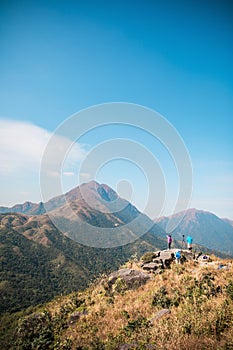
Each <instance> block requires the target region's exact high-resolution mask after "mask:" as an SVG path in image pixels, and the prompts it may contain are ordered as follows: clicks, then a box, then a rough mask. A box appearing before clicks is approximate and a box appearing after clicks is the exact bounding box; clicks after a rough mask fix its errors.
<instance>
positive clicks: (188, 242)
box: [186, 236, 193, 250]
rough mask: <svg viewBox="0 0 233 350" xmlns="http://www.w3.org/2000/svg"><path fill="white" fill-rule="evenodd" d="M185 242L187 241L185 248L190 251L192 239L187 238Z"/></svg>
mask: <svg viewBox="0 0 233 350" xmlns="http://www.w3.org/2000/svg"><path fill="white" fill-rule="evenodd" d="M186 241H187V246H188V250H192V243H193V239H192V237H191V236H188V237H187V238H186Z"/></svg>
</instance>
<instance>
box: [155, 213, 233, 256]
mask: <svg viewBox="0 0 233 350" xmlns="http://www.w3.org/2000/svg"><path fill="white" fill-rule="evenodd" d="M181 216H183V219H182V221H181V222H180V224H179V225H178V226H177V228H176V229H175V230H174V231H173V232H172V235H173V236H174V237H175V238H176V239H179V240H182V235H185V237H187V236H189V235H190V236H192V237H193V239H194V243H197V244H201V245H204V246H206V247H208V248H210V249H214V250H217V251H222V252H225V253H227V254H231V255H233V226H232V225H230V223H228V222H226V221H225V220H222V219H220V218H219V217H218V216H216V215H214V214H212V213H209V212H207V211H202V210H197V209H188V210H187V211H185V212H180V213H177V214H175V215H173V216H171V217H162V218H159V219H158V220H157V221H156V223H157V224H158V225H159V226H160V227H161V228H163V229H164V230H166V226H167V224H168V222H169V220H172V221H173V220H174V222H175V221H176V220H177V219H178V218H180V217H181Z"/></svg>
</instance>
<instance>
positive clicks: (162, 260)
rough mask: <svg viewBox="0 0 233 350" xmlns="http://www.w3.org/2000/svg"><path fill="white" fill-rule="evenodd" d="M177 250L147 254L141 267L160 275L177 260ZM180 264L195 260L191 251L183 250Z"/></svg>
mask: <svg viewBox="0 0 233 350" xmlns="http://www.w3.org/2000/svg"><path fill="white" fill-rule="evenodd" d="M176 251H177V250H176V249H169V250H162V251H157V252H153V253H146V254H145V255H144V256H143V257H142V261H143V262H142V264H141V267H142V269H143V270H145V271H147V272H150V273H154V274H158V273H161V272H162V270H164V269H166V268H169V267H170V265H171V263H172V262H174V261H175V260H176V258H175V253H176ZM180 252H181V258H180V261H179V262H180V263H181V264H182V263H184V262H185V261H186V260H193V259H195V255H194V254H193V253H192V252H191V251H189V250H181V251H180Z"/></svg>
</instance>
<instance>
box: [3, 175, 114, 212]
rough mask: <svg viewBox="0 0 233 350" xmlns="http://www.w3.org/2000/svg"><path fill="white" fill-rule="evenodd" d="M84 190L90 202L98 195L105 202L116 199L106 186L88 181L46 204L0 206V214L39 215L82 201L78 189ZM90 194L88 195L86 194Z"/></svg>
mask: <svg viewBox="0 0 233 350" xmlns="http://www.w3.org/2000/svg"><path fill="white" fill-rule="evenodd" d="M82 187H83V188H85V190H84V192H85V194H86V195H87V199H88V198H89V199H91V201H93V200H96V199H97V197H98V195H99V196H100V197H102V198H103V199H104V200H105V201H109V202H111V201H114V200H116V199H117V198H118V195H117V193H116V192H115V191H114V190H113V189H112V188H111V187H109V186H108V185H106V184H101V185H100V184H98V183H97V182H96V181H90V182H88V183H84V184H82V185H80V186H77V187H75V188H73V189H72V190H70V191H68V192H67V193H65V194H64V195H59V196H56V197H53V198H51V199H50V200H49V201H47V202H46V203H43V202H39V203H33V202H30V201H26V202H24V203H22V204H15V205H14V206H12V207H4V206H0V213H1V214H5V213H20V214H27V215H41V214H44V213H45V212H46V211H51V210H54V209H56V208H58V207H60V206H62V205H63V204H65V203H66V202H72V201H74V200H75V201H77V200H82V190H81V189H80V188H82ZM88 192H90V193H88Z"/></svg>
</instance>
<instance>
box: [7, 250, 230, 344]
mask: <svg viewBox="0 0 233 350" xmlns="http://www.w3.org/2000/svg"><path fill="white" fill-rule="evenodd" d="M140 266H141V262H137V261H133V260H131V261H130V262H128V263H127V264H126V267H128V268H131V269H134V270H140V269H141V267H140ZM232 272H233V271H232V262H231V261H229V260H228V261H226V260H222V261H219V260H218V261H217V258H215V257H212V262H209V263H199V262H196V261H192V260H191V261H188V262H186V263H185V264H183V265H180V264H175V263H173V264H172V265H171V268H170V269H165V270H164V271H163V273H161V274H150V276H151V277H152V278H151V279H150V280H149V282H147V283H146V284H145V285H143V286H140V287H139V288H136V289H132V290H129V289H127V288H125V284H124V283H123V281H122V280H121V279H120V278H119V279H117V281H116V282H115V284H114V285H113V286H112V288H109V284H108V281H109V277H107V276H105V277H104V276H103V277H102V278H101V279H99V280H97V281H96V282H95V283H94V284H92V285H91V286H90V287H89V288H88V289H86V290H85V291H83V292H76V293H72V294H70V295H68V296H65V297H57V298H56V299H54V300H53V301H51V302H50V303H48V304H45V305H43V306H40V307H38V308H36V309H34V310H32V309H31V310H28V311H27V312H26V313H25V314H22V313H21V314H16V315H14V324H13V326H12V328H14V329H15V330H14V329H12V330H10V328H8V337H7V339H11V344H9V340H8V344H7V348H8V349H25V350H26V349H67V350H68V349H72V350H74V349H76V350H77V349H107V350H108V349H109V350H110V349H121V350H127V349H161V350H166V349H167V350H168V349H169V350H170V349H174V348H177V349H181V350H187V349H190V350H191V349H195V350H198V349H200V350H201V349H213V350H216V349H219V350H220V349H222V350H230V349H233V337H232V334H233V277H232V276H233V275H232ZM163 309H167V311H166V312H165V313H166V315H165V316H164V317H161V318H160V317H159V316H158V312H159V311H161V310H163ZM168 310H169V311H168ZM17 319H18V320H17ZM11 320H12V316H9V315H8V316H7V315H5V318H4V324H5V327H7V325H9V324H10V323H11ZM13 333H14V334H13ZM6 334H7V332H5V339H2V342H4V341H5V342H6ZM9 334H10V336H9ZM5 346H6V343H5Z"/></svg>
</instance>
